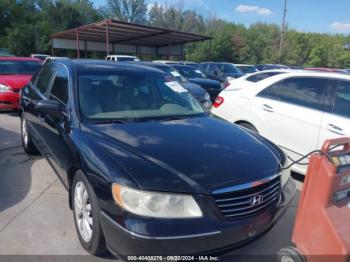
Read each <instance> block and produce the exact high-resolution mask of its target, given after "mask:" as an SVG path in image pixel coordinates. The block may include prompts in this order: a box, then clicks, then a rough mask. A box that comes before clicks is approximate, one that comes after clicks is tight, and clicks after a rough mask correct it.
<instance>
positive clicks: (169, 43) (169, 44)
mask: <svg viewBox="0 0 350 262" xmlns="http://www.w3.org/2000/svg"><path fill="white" fill-rule="evenodd" d="M170 47H171V42H170V41H169V42H168V60H170Z"/></svg>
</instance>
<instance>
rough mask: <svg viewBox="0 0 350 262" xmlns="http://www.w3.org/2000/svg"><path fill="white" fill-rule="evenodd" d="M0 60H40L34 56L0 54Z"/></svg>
mask: <svg viewBox="0 0 350 262" xmlns="http://www.w3.org/2000/svg"><path fill="white" fill-rule="evenodd" d="M0 60H7V61H9V60H11V61H35V62H40V63H41V62H42V61H41V60H40V59H38V58H34V57H19V56H0Z"/></svg>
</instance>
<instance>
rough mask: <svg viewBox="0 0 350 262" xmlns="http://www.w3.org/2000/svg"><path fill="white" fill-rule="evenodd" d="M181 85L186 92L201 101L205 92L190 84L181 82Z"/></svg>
mask: <svg viewBox="0 0 350 262" xmlns="http://www.w3.org/2000/svg"><path fill="white" fill-rule="evenodd" d="M181 85H182V86H183V87H184V88H186V89H187V90H188V92H190V93H191V94H192V95H193V96H195V97H197V98H199V99H203V97H204V96H205V95H206V93H207V92H206V91H205V90H204V89H203V88H202V87H201V86H199V85H197V84H194V83H190V82H183V83H181Z"/></svg>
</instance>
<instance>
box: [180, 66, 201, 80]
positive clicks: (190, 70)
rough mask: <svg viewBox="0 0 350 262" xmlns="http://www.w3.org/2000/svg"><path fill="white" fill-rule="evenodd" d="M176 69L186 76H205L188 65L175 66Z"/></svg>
mask: <svg viewBox="0 0 350 262" xmlns="http://www.w3.org/2000/svg"><path fill="white" fill-rule="evenodd" d="M176 69H177V70H178V71H179V72H180V73H181V74H182V75H183V76H184V77H186V78H205V75H204V74H203V73H202V71H200V70H198V69H195V68H192V67H190V66H188V67H176Z"/></svg>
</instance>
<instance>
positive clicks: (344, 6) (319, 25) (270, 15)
mask: <svg viewBox="0 0 350 262" xmlns="http://www.w3.org/2000/svg"><path fill="white" fill-rule="evenodd" d="M93 2H94V3H95V5H96V6H101V5H105V3H106V2H107V1H106V0H93ZM146 2H147V3H148V5H149V6H151V5H152V4H153V3H154V2H158V3H160V4H174V3H179V0H157V1H155V0H146ZM180 2H182V3H183V4H184V6H185V8H190V9H195V10H197V11H198V12H200V13H201V14H202V15H204V16H210V15H215V16H217V17H219V18H222V19H225V20H227V21H233V22H236V23H241V24H244V25H247V26H249V25H250V24H252V23H255V22H258V21H261V22H267V23H278V24H281V22H282V14H283V4H284V0H250V1H240V0H182V1H181V0H180ZM287 8H288V13H287V23H288V25H289V27H291V28H295V29H297V30H299V31H305V32H326V33H345V34H350V0H334V1H329V0H288V7H287Z"/></svg>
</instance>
